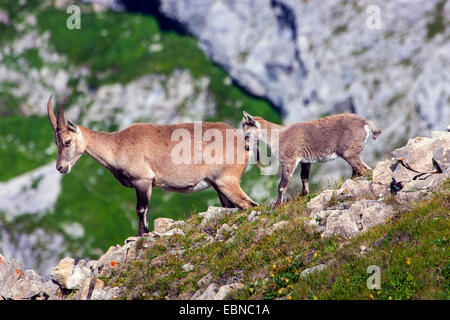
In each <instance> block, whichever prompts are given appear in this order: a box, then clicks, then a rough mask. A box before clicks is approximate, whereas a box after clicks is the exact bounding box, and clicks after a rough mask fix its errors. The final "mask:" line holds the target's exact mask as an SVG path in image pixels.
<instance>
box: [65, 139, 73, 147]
mask: <svg viewBox="0 0 450 320" xmlns="http://www.w3.org/2000/svg"><path fill="white" fill-rule="evenodd" d="M65 144H66V147H68V146H70V145H71V144H72V140H70V139H69V140H66V142H65Z"/></svg>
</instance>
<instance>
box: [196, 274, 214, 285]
mask: <svg viewBox="0 0 450 320" xmlns="http://www.w3.org/2000/svg"><path fill="white" fill-rule="evenodd" d="M213 279H214V278H213V276H212V274H210V273H208V274H207V275H206V276H204V277H203V278H201V279H200V280H199V281H198V282H197V285H198V287H199V288H200V289H201V288H204V287H206V286H209V285H210V284H211V282H212V281H213Z"/></svg>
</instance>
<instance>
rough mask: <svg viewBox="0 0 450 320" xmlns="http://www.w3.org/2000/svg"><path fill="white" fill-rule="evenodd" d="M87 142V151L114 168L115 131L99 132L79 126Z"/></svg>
mask: <svg viewBox="0 0 450 320" xmlns="http://www.w3.org/2000/svg"><path fill="white" fill-rule="evenodd" d="M79 128H80V130H81V134H82V135H83V138H84V141H85V143H86V151H85V152H86V153H87V154H88V155H89V156H91V157H92V158H94V159H95V160H97V161H98V162H99V163H100V164H101V165H103V166H104V167H106V168H108V169H112V168H114V159H115V154H116V149H117V148H116V146H117V143H116V139H115V134H114V133H108V132H98V131H94V130H90V129H88V128H85V127H81V126H79Z"/></svg>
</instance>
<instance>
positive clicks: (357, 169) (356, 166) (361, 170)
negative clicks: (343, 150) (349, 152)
mask: <svg viewBox="0 0 450 320" xmlns="http://www.w3.org/2000/svg"><path fill="white" fill-rule="evenodd" d="M342 158H343V159H344V160H345V161H347V163H348V164H349V165H350V166H351V167H352V179H353V178H356V177H360V176H362V175H364V174H365V173H366V172H367V171H369V170H370V167H369V166H368V165H367V164H365V163H364V161H363V160H362V159H361V156H360V155H354V156H349V157H342Z"/></svg>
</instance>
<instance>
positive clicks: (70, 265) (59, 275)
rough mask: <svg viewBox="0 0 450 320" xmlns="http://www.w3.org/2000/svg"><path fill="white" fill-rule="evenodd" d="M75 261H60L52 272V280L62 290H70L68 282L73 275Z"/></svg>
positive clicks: (66, 259)
mask: <svg viewBox="0 0 450 320" xmlns="http://www.w3.org/2000/svg"><path fill="white" fill-rule="evenodd" d="M74 266H75V260H74V259H72V258H70V257H66V258H64V259H62V260H61V261H59V263H58V265H57V266H56V267H55V268H54V269H53V270H52V271H51V272H50V278H51V279H52V280H53V281H55V282H56V283H57V284H59V285H60V286H61V287H62V288H65V289H68V286H67V281H68V280H69V278H70V276H71V275H72V273H73V269H74Z"/></svg>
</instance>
